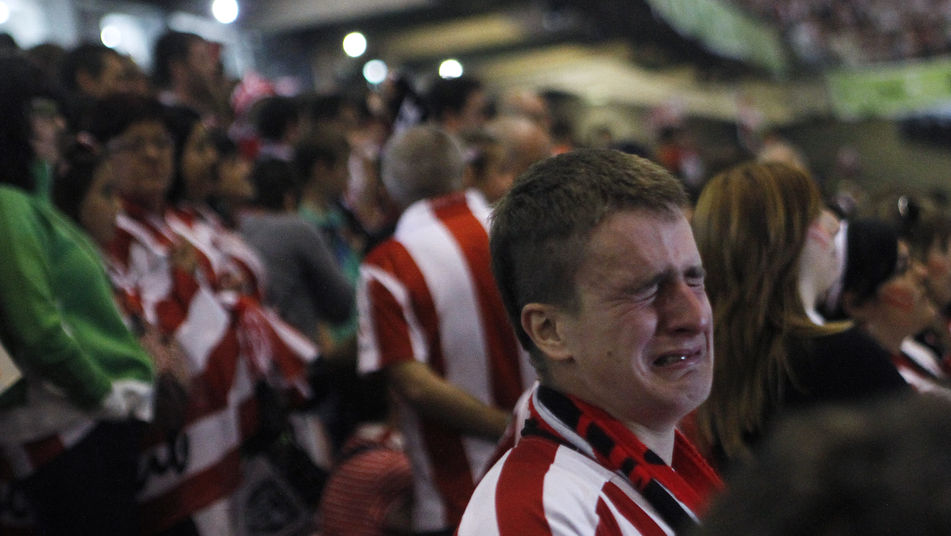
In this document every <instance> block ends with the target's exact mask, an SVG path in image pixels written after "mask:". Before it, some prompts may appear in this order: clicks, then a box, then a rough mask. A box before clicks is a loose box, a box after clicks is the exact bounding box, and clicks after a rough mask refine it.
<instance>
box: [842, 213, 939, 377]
mask: <svg viewBox="0 0 951 536" xmlns="http://www.w3.org/2000/svg"><path fill="white" fill-rule="evenodd" d="M845 243H846V247H845V250H846V261H845V274H844V275H843V279H842V289H841V294H840V299H839V304H840V310H841V311H842V312H843V313H844V314H846V315H847V316H848V317H849V318H851V319H852V320H853V321H855V323H856V325H857V326H858V327H859V329H861V330H862V331H864V332H865V333H867V334H868V335H869V336H871V337H872V338H873V339H874V340H875V341H876V342H878V344H880V345H881V346H882V348H884V349H885V350H887V351H888V352H889V354H890V355H891V356H892V361H893V363H894V364H895V366H896V367H897V368H898V371H899V372H900V373H901V375H902V377H904V378H905V380H906V381H907V382H908V383H909V384H911V385H912V386H913V387H914V388H915V389H917V390H918V391H922V392H925V391H931V392H943V393H944V394H946V395H947V394H951V391H948V390H947V389H948V388H949V384H948V382H947V377H946V376H945V374H944V372H943V371H942V370H941V369H940V367H939V366H938V363H937V361H936V360H935V359H934V356H933V354H931V353H930V352H927V351H926V350H924V349H923V348H921V347H920V346H918V345H915V344H911V339H910V338H911V336H913V335H914V334H916V333H918V332H920V331H921V330H923V329H924V328H925V327H927V326H928V325H929V324H931V323H932V321H933V320H934V318H935V308H934V305H933V304H932V302H931V300H930V299H929V297H928V292H927V288H926V286H925V281H926V277H927V272H926V271H925V268H924V267H923V266H922V265H921V263H919V262H918V261H917V260H914V259H913V258H912V257H911V255H910V253H909V248H908V245H907V244H906V243H905V242H904V241H903V240H899V238H898V234H897V232H896V231H895V229H894V228H893V227H892V226H890V225H889V224H887V223H885V222H882V221H877V220H857V221H854V222H850V223H849V226H848V232H847V234H846V240H845Z"/></svg>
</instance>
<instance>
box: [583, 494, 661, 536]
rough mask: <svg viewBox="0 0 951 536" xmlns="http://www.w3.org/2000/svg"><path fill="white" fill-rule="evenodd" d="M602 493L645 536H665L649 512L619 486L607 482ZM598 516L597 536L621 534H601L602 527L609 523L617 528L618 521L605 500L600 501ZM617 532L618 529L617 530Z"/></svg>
mask: <svg viewBox="0 0 951 536" xmlns="http://www.w3.org/2000/svg"><path fill="white" fill-rule="evenodd" d="M601 493H602V494H603V495H604V496H605V497H607V499H608V500H609V501H611V504H612V505H614V507H615V508H617V510H618V512H619V513H620V514H621V515H622V516H624V518H625V519H627V520H628V521H630V523H631V524H632V525H634V526H635V527H636V528H637V530H638V531H639V532H640V533H641V534H642V535H643V536H665V533H664V530H663V529H661V528H660V526H659V525H657V522H656V521H654V519H653V518H652V517H651V516H650V515H649V514H648V513H647V512H645V511H644V510H642V509H641V508H640V507H639V506H638V505H637V503H635V502H634V501H633V500H631V498H630V497H628V496H627V494H625V493H624V491H623V490H621V488H619V487H617V485H615V484H614V483H612V482H607V483H605V484H604V486H603V487H602V488H601ZM598 516H599V517H600V521H599V523H598V532H597V534H619V531H618V532H601V531H602V526H603V525H606V524H608V523H612V524H613V526H614V527H617V521H616V520H615V519H614V515H613V512H611V511H610V509H609V508H608V507H607V505H606V504H604V502H603V499H600V500H598ZM615 530H617V529H616V528H615Z"/></svg>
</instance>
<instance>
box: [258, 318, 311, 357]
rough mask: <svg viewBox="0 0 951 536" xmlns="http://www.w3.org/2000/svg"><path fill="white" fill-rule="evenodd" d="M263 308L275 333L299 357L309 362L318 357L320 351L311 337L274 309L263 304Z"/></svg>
mask: <svg viewBox="0 0 951 536" xmlns="http://www.w3.org/2000/svg"><path fill="white" fill-rule="evenodd" d="M262 310H263V311H264V315H265V316H266V317H267V319H268V321H269V322H270V324H271V327H272V328H274V333H275V334H277V336H278V337H279V338H280V339H281V341H283V342H284V344H286V345H287V347H288V348H289V349H290V350H291V351H292V352H294V354H295V355H296V356H297V357H299V358H301V359H302V360H304V361H305V362H307V363H310V362H312V361H314V360H315V359H317V356H318V354H319V353H320V352H319V350H318V349H317V346H315V345H314V343H313V342H311V341H310V339H308V338H307V337H305V336H304V335H302V334H301V333H300V332H299V331H297V330H296V329H294V328H292V327H291V326H290V324H288V323H287V322H285V321H284V320H283V319H281V317H279V316H278V315H277V313H275V312H274V310H273V309H271V308H269V307H263V306H262Z"/></svg>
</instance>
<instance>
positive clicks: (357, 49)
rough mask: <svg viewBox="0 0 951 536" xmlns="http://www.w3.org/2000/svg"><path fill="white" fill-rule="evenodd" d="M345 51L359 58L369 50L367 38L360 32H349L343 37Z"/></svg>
mask: <svg viewBox="0 0 951 536" xmlns="http://www.w3.org/2000/svg"><path fill="white" fill-rule="evenodd" d="M343 51H344V52H345V53H346V54H347V56H350V57H351V58H359V57H360V56H362V55H363V53H364V52H366V51H367V38H366V37H364V36H363V34H362V33H360V32H351V33H348V34H347V36H346V37H344V38H343Z"/></svg>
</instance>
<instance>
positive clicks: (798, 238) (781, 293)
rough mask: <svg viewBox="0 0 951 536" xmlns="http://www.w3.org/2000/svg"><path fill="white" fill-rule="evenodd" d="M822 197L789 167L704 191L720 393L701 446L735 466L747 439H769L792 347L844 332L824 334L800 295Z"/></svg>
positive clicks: (700, 228)
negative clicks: (804, 258) (765, 431)
mask: <svg viewBox="0 0 951 536" xmlns="http://www.w3.org/2000/svg"><path fill="white" fill-rule="evenodd" d="M821 208H822V201H821V198H820V194H819V189H818V187H817V186H816V184H815V183H814V182H813V180H812V179H811V178H810V177H809V176H808V175H806V174H805V173H804V172H802V171H800V170H798V169H796V168H793V167H790V166H787V165H784V164H779V163H765V162H764V163H746V164H741V165H739V166H736V167H733V168H731V169H728V170H726V171H724V172H722V173H720V174H718V175H716V176H715V177H713V178H712V179H711V180H710V182H709V183H708V184H707V185H706V187H705V188H704V189H703V192H702V193H701V194H700V198H699V200H698V202H697V206H696V209H695V211H694V215H693V228H694V236H695V238H696V240H697V248H698V249H699V250H700V256H701V257H702V259H703V264H704V267H705V268H706V271H707V273H708V274H709V276H708V277H707V280H706V288H707V295H708V296H709V298H710V304H711V305H712V307H713V318H714V347H715V355H716V360H715V363H714V377H713V388H712V390H711V393H710V396H709V398H708V399H707V401H706V403H704V404H703V405H702V406H700V408H699V409H698V412H697V425H698V431H699V433H700V436H701V442H706V443H708V446H710V445H713V444H716V443H718V444H719V445H720V447H721V448H722V449H723V453H724V454H725V455H726V457H727V458H728V459H729V458H734V457H736V456H737V455H743V454H745V453H747V447H746V441H745V438H746V437H748V436H750V435H755V434H757V433H759V432H760V431H761V430H762V427H763V425H764V423H765V420H766V418H767V416H768V414H769V412H770V410H771V409H772V408H773V407H774V405H775V404H776V403H777V402H778V401H779V400H781V398H782V394H783V393H782V390H783V386H784V385H785V384H786V383H787V381H788V380H792V381H793V382H795V378H794V377H793V375H792V371H791V369H790V366H789V363H788V344H789V341H790V340H791V339H792V338H798V337H812V336H815V335H818V334H821V333H827V332H830V331H837V330H840V329H842V328H841V326H839V325H836V326H830V327H820V326H816V325H815V324H814V323H813V322H812V321H811V320H809V317H808V316H807V315H806V311H805V307H804V306H803V303H802V299H801V298H800V295H799V288H798V280H799V269H798V265H799V257H800V255H801V254H802V250H803V247H804V245H805V242H806V235H807V232H808V229H809V225H810V224H811V223H812V221H813V220H815V219H816V218H817V217H818V216H819V212H820V210H821Z"/></svg>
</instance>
